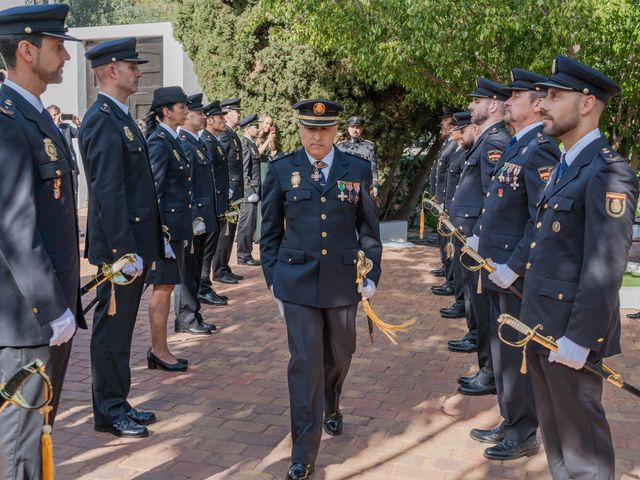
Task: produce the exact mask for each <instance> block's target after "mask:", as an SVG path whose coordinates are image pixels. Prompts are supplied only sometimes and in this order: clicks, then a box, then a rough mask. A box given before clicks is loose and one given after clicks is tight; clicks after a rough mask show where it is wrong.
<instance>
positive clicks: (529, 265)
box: [525, 262, 531, 270]
mask: <svg viewBox="0 0 640 480" xmlns="http://www.w3.org/2000/svg"><path fill="white" fill-rule="evenodd" d="M525 268H526V269H527V270H529V269H530V268H531V262H527V264H526V265H525Z"/></svg>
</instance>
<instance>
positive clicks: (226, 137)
mask: <svg viewBox="0 0 640 480" xmlns="http://www.w3.org/2000/svg"><path fill="white" fill-rule="evenodd" d="M220 107H221V108H222V113H223V114H224V119H225V123H226V124H225V127H224V130H223V131H222V132H220V134H219V135H218V139H219V140H220V143H221V144H222V146H223V147H224V150H225V152H226V154H227V169H228V171H229V203H231V202H235V201H238V200H241V199H242V198H243V196H244V181H243V178H244V177H243V172H242V143H240V138H239V137H238V134H237V133H236V132H235V131H234V130H233V129H234V128H236V126H237V125H238V122H239V121H240V117H241V113H240V111H241V110H240V100H239V99H238V98H227V99H226V100H223V101H222V102H220ZM237 226H238V224H237V223H228V224H227V229H226V232H225V235H220V237H219V240H218V246H217V248H216V253H215V254H214V256H213V269H214V278H215V279H216V280H217V281H218V282H222V283H229V284H235V283H238V281H239V280H242V279H243V277H242V275H236V274H235V273H233V272H232V271H231V267H230V266H229V259H230V258H231V250H232V249H233V241H234V239H235V236H236V229H237ZM227 233H228V235H227Z"/></svg>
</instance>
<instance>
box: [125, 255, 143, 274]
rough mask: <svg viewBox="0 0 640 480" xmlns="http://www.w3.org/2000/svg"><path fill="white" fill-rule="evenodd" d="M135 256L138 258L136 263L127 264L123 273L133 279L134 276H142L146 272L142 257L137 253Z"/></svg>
mask: <svg viewBox="0 0 640 480" xmlns="http://www.w3.org/2000/svg"><path fill="white" fill-rule="evenodd" d="M134 255H135V256H136V263H127V264H126V265H125V266H124V267H122V273H124V274H125V275H127V276H129V277H133V276H134V275H142V271H143V270H144V265H143V264H142V257H141V256H140V255H138V254H137V253H134Z"/></svg>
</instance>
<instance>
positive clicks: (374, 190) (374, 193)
mask: <svg viewBox="0 0 640 480" xmlns="http://www.w3.org/2000/svg"><path fill="white" fill-rule="evenodd" d="M371 196H372V197H373V198H376V197H377V196H378V187H373V195H371Z"/></svg>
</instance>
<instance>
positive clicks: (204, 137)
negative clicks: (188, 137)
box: [198, 100, 230, 306]
mask: <svg viewBox="0 0 640 480" xmlns="http://www.w3.org/2000/svg"><path fill="white" fill-rule="evenodd" d="M204 113H205V115H206V116H207V119H206V128H205V129H204V130H202V133H201V134H200V140H201V141H202V143H204V146H205V149H206V150H207V153H208V154H209V158H210V159H211V161H212V166H213V180H214V184H215V187H216V191H215V193H216V195H215V197H216V198H215V207H216V215H217V216H218V229H217V230H215V231H212V232H209V233H207V239H206V242H205V247H204V258H203V260H202V272H201V273H200V293H199V295H198V298H199V299H200V301H201V302H202V303H206V304H209V305H217V306H223V305H227V304H228V302H227V300H228V299H229V298H228V297H227V296H226V295H219V294H218V293H217V292H216V291H215V290H214V289H213V285H212V283H211V264H212V262H213V256H214V254H215V252H216V249H217V248H218V242H219V239H220V236H221V235H229V233H230V232H229V231H228V229H227V220H226V217H225V215H224V214H225V212H226V211H227V209H228V208H229V171H228V169H227V154H226V151H225V149H224V147H223V146H222V144H221V143H220V140H219V139H218V135H220V133H222V132H223V131H224V129H225V121H224V114H223V113H222V109H221V108H220V102H219V101H217V100H214V101H213V102H211V103H209V104H208V105H206V106H205V107H204Z"/></svg>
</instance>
